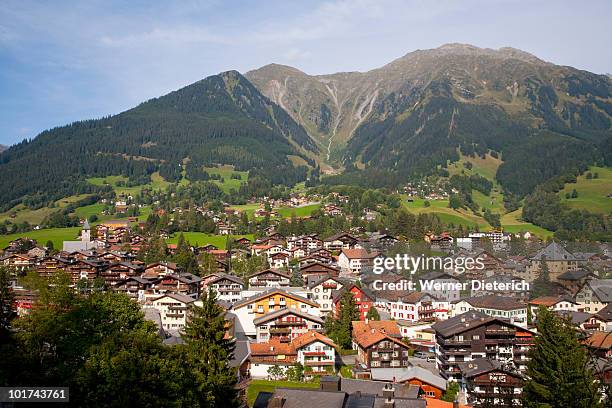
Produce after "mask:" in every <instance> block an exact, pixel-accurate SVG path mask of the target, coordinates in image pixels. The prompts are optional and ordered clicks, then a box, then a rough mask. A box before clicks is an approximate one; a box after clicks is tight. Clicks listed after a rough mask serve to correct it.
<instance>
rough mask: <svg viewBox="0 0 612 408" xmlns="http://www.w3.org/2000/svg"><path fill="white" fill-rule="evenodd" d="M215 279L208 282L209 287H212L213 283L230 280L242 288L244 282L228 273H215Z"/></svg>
mask: <svg viewBox="0 0 612 408" xmlns="http://www.w3.org/2000/svg"><path fill="white" fill-rule="evenodd" d="M216 276H217V277H216V278H213V279H212V280H211V281H210V282H208V284H209V285H212V284H213V283H215V282H217V281H220V280H223V279H227V280H230V281H232V282H234V283H237V284H239V285H242V286H244V281H243V280H242V279H240V278H239V277H237V276H236V275H230V274H229V273H222V272H221V273H217V274H216Z"/></svg>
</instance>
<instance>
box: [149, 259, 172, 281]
mask: <svg viewBox="0 0 612 408" xmlns="http://www.w3.org/2000/svg"><path fill="white" fill-rule="evenodd" d="M177 273H179V268H178V266H177V265H176V264H175V263H173V262H155V263H152V264H150V265H147V267H146V268H145V270H144V274H143V275H142V276H143V277H145V278H157V277H158V276H163V275H173V274H177Z"/></svg>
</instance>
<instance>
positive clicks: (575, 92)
mask: <svg viewBox="0 0 612 408" xmlns="http://www.w3.org/2000/svg"><path fill="white" fill-rule="evenodd" d="M245 76H246V77H247V78H248V79H249V80H250V81H251V82H252V83H253V84H254V85H255V86H257V87H258V89H259V90H260V91H261V92H262V93H263V94H264V95H266V96H268V97H269V98H270V99H271V100H273V101H274V102H276V103H277V104H278V105H279V106H281V107H282V108H283V109H285V110H286V111H287V113H288V114H289V115H291V117H292V118H293V119H294V120H295V121H296V122H298V123H300V124H301V125H302V126H303V127H304V128H305V129H306V130H307V131H308V133H309V134H310V136H311V137H312V138H313V139H314V140H317V142H318V143H319V145H320V146H321V149H322V151H323V153H324V154H323V155H322V159H323V160H324V161H327V162H328V163H329V164H331V165H334V166H336V167H340V166H344V167H346V168H347V170H348V172H349V173H350V172H351V171H354V168H355V167H356V168H359V169H365V170H368V169H369V170H371V172H372V173H377V175H376V176H375V177H374V178H375V179H376V180H378V181H379V182H389V181H397V180H403V179H407V178H409V177H414V176H420V175H425V174H430V173H432V172H435V171H437V169H439V168H440V167H445V166H446V165H447V163H448V162H449V161H450V162H452V161H456V160H458V158H459V153H460V152H461V153H463V154H465V155H474V154H479V155H483V154H485V153H486V152H488V151H495V152H497V153H499V155H500V156H501V157H502V159H503V164H502V165H501V166H500V168H499V170H498V173H497V179H498V181H499V182H500V183H501V184H502V186H503V187H504V189H505V190H506V191H507V192H511V193H515V194H517V195H519V196H521V195H524V194H527V193H529V192H530V191H532V190H533V188H534V187H535V186H536V185H538V184H541V183H543V182H545V181H547V180H550V179H551V178H554V177H557V176H560V175H564V174H566V173H575V172H577V171H580V170H583V169H584V168H586V165H587V164H592V163H606V164H608V165H610V164H612V121H611V115H612V103H611V91H612V80H611V79H610V77H609V76H607V75H597V74H593V73H590V72H586V71H581V70H577V69H575V68H571V67H565V66H558V65H555V64H552V63H549V62H545V61H542V60H541V59H539V58H537V57H535V56H533V55H531V54H529V53H526V52H524V51H520V50H517V49H513V48H501V49H498V50H492V49H482V48H478V47H474V46H471V45H465V44H447V45H444V46H441V47H439V48H436V49H432V50H418V51H414V52H411V53H409V54H406V55H405V56H403V57H401V58H399V59H397V60H395V61H393V62H391V63H389V64H387V65H385V66H383V67H381V68H378V69H374V70H372V71H368V72H364V73H362V72H345V73H336V74H331V75H317V76H311V75H307V74H305V73H303V72H301V71H299V70H297V69H295V68H291V67H286V66H281V65H276V64H272V65H267V66H264V67H262V68H260V69H257V70H255V71H251V72H248V73H247V74H246V75H245ZM381 171H384V172H387V173H388V176H387V177H380V172H381ZM336 178H338V179H339V182H343V181H342V180H344V181H346V180H348V179H347V178H346V177H343V176H337V177H336ZM354 179H355V178H353V179H351V180H354ZM358 179H360V180H368V178H367V177H361V176H360V177H358Z"/></svg>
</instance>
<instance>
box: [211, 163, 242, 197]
mask: <svg viewBox="0 0 612 408" xmlns="http://www.w3.org/2000/svg"><path fill="white" fill-rule="evenodd" d="M204 170H205V171H206V172H207V173H208V174H218V175H219V176H221V177H223V182H221V181H218V180H212V181H213V182H214V183H215V184H217V185H218V186H219V187H221V190H223V192H225V193H229V192H230V190H235V191H238V190H239V189H240V184H241V183H246V181H247V180H248V178H249V173H248V172H246V171H236V170H234V166H230V165H225V166H219V167H205V168H204ZM233 174H238V175H239V176H240V179H234V178H232V175H233Z"/></svg>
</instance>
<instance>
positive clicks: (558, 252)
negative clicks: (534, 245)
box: [531, 241, 576, 261]
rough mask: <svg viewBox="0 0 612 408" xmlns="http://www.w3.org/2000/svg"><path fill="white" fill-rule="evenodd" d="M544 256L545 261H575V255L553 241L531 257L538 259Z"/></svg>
mask: <svg viewBox="0 0 612 408" xmlns="http://www.w3.org/2000/svg"><path fill="white" fill-rule="evenodd" d="M543 256H545V257H546V260H547V261H575V260H576V257H575V256H574V255H572V254H571V253H570V252H568V251H567V250H566V249H565V248H563V246H562V245H561V244H558V243H557V242H555V241H553V242H551V243H550V244H549V245H548V246H547V247H546V248H543V249H541V250H539V251H538V252H537V253H536V254H535V255H534V256H533V257H532V258H531V259H533V260H536V261H539V260H541V259H542V257H543Z"/></svg>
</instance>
